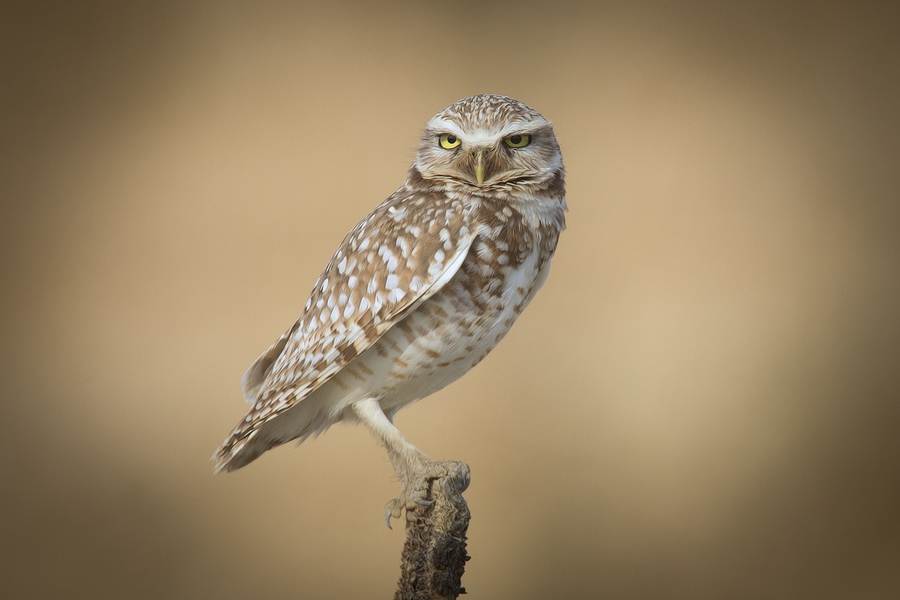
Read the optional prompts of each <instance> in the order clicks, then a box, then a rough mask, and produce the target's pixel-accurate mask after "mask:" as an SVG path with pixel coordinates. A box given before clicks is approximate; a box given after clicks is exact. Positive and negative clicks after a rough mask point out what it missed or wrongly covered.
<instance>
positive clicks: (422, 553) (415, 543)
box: [394, 462, 470, 600]
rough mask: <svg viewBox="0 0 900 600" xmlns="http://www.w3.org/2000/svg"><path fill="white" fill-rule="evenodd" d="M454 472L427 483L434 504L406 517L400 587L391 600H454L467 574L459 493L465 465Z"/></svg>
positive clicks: (465, 483)
mask: <svg viewBox="0 0 900 600" xmlns="http://www.w3.org/2000/svg"><path fill="white" fill-rule="evenodd" d="M455 466H456V472H455V473H454V474H452V475H449V476H447V477H441V478H440V479H435V480H434V481H432V483H431V490H430V495H429V499H431V500H434V504H431V505H429V506H418V505H417V506H415V507H414V508H411V509H408V510H407V511H406V544H405V545H404V546H403V555H402V561H403V562H402V564H401V566H400V581H399V583H398V584H397V593H396V594H394V599H395V600H439V599H440V600H444V599H447V600H455V598H456V597H457V596H459V595H460V594H465V593H466V590H465V588H463V587H462V585H461V579H462V576H463V572H464V571H465V569H466V561H467V560H469V556H468V554H466V530H467V529H468V528H469V517H470V515H469V507H468V505H467V504H466V501H465V499H464V498H463V497H462V493H463V492H464V491H466V488H467V487H469V465H467V464H465V463H462V462H456V463H455Z"/></svg>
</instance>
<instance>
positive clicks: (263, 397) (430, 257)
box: [214, 188, 475, 470]
mask: <svg viewBox="0 0 900 600" xmlns="http://www.w3.org/2000/svg"><path fill="white" fill-rule="evenodd" d="M470 220H471V212H470V211H469V210H468V209H466V207H464V206H463V205H462V203H461V202H459V201H458V200H453V199H450V198H446V197H444V196H440V195H436V194H430V193H425V192H410V191H409V190H405V189H403V188H401V190H399V191H398V192H397V193H395V194H394V195H393V196H391V197H390V198H388V199H387V200H386V201H385V202H383V203H382V204H381V205H380V206H379V207H378V208H376V209H375V210H374V211H373V212H372V213H371V214H370V215H369V216H368V217H366V218H365V219H364V220H363V221H361V222H360V223H359V224H358V225H357V226H356V227H355V228H353V230H352V231H351V232H350V233H349V234H347V237H345V238H344V241H343V242H342V243H341V245H340V247H339V248H338V249H337V251H336V252H335V253H334V256H332V258H331V260H330V261H329V263H328V265H327V266H326V267H325V270H324V271H323V272H322V274H321V275H320V276H319V279H318V280H317V281H316V285H315V287H314V288H313V291H312V293H311V294H310V297H309V300H308V301H307V303H306V307H305V309H304V312H303V314H302V315H301V316H300V318H299V319H298V320H297V321H296V322H295V323H294V325H293V327H291V328H290V329H289V330H288V331H287V332H286V333H285V334H284V335H282V336H281V338H279V340H278V341H277V342H275V344H273V345H272V346H271V347H270V348H269V349H268V350H267V351H266V352H264V353H263V354H262V355H260V357H259V358H257V359H256V361H255V362H254V363H253V365H251V366H250V368H249V369H248V370H247V372H246V373H245V374H244V377H243V381H242V384H243V392H244V397H245V398H246V400H247V401H248V402H252V403H253V407H252V408H251V410H250V412H249V414H248V415H247V417H246V418H245V419H244V420H243V421H241V423H240V424H239V425H238V426H237V428H235V430H234V432H233V433H232V434H231V436H230V437H229V439H228V440H226V441H225V443H224V444H223V445H222V446H221V448H219V450H218V451H217V452H216V455H215V456H214V458H215V459H216V460H217V461H218V466H217V470H221V469H223V468H224V469H227V470H232V468H238V467H240V466H242V464H246V462H249V460H248V461H246V462H244V461H241V464H231V463H232V457H234V456H235V455H236V454H238V453H239V452H240V451H241V448H242V446H244V445H245V444H246V443H247V442H248V441H249V440H250V438H251V437H252V436H253V434H254V432H255V431H257V430H258V429H259V427H261V426H262V425H263V424H264V423H266V422H268V421H270V420H271V419H273V418H275V417H276V416H278V415H279V414H282V413H283V412H285V411H287V410H289V409H290V408H292V407H293V406H295V405H296V404H297V403H298V402H300V401H301V400H303V398H305V397H306V396H308V395H309V394H310V393H312V392H314V391H315V390H316V389H318V388H319V387H321V386H322V385H323V384H324V383H325V382H327V381H328V380H329V379H331V378H332V377H334V375H335V374H336V373H338V371H340V370H341V369H342V368H343V367H344V365H346V364H347V363H348V362H350V361H351V360H353V359H354V358H355V357H356V356H358V355H359V354H362V353H363V352H364V351H365V350H366V349H368V348H369V347H370V346H372V344H374V343H375V342H376V341H377V340H378V339H379V338H380V337H381V336H382V335H384V333H385V332H386V331H387V330H388V329H390V328H391V327H392V326H393V325H394V324H395V323H397V322H399V321H400V320H402V319H403V318H404V317H405V316H406V315H407V314H408V313H409V311H412V310H414V309H415V307H416V306H418V305H419V304H420V303H422V302H424V301H425V300H427V299H428V298H430V297H431V296H432V295H434V294H435V293H436V292H437V291H438V290H440V289H441V288H442V287H443V286H444V285H446V283H447V282H448V281H450V279H452V278H453V276H454V275H455V274H456V272H457V270H458V269H459V267H460V265H461V264H462V263H463V261H464V260H465V257H466V255H467V254H468V252H469V248H470V247H471V246H472V242H473V240H474V238H475V227H474V226H472V223H471V222H470ZM254 458H255V456H254ZM251 460H252V459H251Z"/></svg>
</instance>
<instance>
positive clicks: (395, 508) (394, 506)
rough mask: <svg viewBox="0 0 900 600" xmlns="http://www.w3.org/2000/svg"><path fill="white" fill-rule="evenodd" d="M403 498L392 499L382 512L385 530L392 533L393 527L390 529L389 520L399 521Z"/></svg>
mask: <svg viewBox="0 0 900 600" xmlns="http://www.w3.org/2000/svg"><path fill="white" fill-rule="evenodd" d="M404 504H405V503H404V502H403V497H402V496H401V497H400V498H394V499H393V500H391V501H390V502H388V503H387V505H386V506H385V510H384V524H385V525H387V528H388V529H390V530H392V531H393V529H394V528H393V527H391V519H399V518H400V515H402V514H403V505H404Z"/></svg>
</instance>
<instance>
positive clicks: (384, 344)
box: [214, 95, 566, 520]
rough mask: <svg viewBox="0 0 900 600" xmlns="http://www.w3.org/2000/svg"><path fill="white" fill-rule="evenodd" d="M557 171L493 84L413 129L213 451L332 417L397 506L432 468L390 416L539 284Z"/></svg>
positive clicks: (245, 448)
mask: <svg viewBox="0 0 900 600" xmlns="http://www.w3.org/2000/svg"><path fill="white" fill-rule="evenodd" d="M565 210H566V200H565V176H564V170H563V164H562V156H561V154H560V151H559V145H558V144H557V142H556V138H555V137H554V135H553V128H552V126H551V124H550V122H549V121H548V120H546V119H545V118H544V117H542V116H541V115H540V114H538V113H537V112H536V111H534V110H533V109H531V108H529V107H528V106H526V105H524V104H522V103H521V102H518V101H517V100H513V99H512V98H507V97H505V96H496V95H480V96H471V97H469V98H464V99H462V100H460V101H458V102H456V103H454V104H452V105H450V106H449V107H447V108H446V109H444V110H443V111H441V112H439V113H438V114H437V115H435V116H434V117H433V118H432V119H431V120H430V121H429V122H428V124H427V125H426V126H425V132H424V134H423V135H422V141H421V144H420V146H419V150H418V153H417V155H416V159H415V162H414V163H413V165H412V166H411V167H410V169H409V173H408V174H407V177H406V181H405V182H404V183H403V185H401V186H400V189H398V190H397V191H396V192H394V193H393V195H391V197H390V198H388V199H387V200H385V201H384V202H382V203H381V205H379V206H378V207H377V208H376V209H375V210H374V211H372V213H371V214H369V216H367V217H366V218H365V219H363V220H362V221H361V222H360V223H359V225H357V226H356V227H354V228H353V230H352V231H351V232H350V233H349V234H348V235H347V237H346V238H344V241H343V242H342V243H341V245H340V247H339V248H338V249H337V251H336V252H335V253H334V256H333V257H332V258H331V261H330V262H329V263H328V265H327V266H326V267H325V270H324V271H323V272H322V274H321V275H320V276H319V279H318V280H317V281H316V285H315V287H314V288H313V290H312V293H311V294H310V297H309V300H307V302H306V306H305V308H304V310H303V314H301V315H300V318H299V319H297V322H296V323H294V325H293V327H291V328H290V329H289V330H288V331H287V332H286V333H285V334H284V335H282V336H281V338H279V340H278V341H277V342H275V344H273V345H272V347H271V348H269V349H268V350H267V351H266V352H264V353H263V354H262V355H261V356H260V357H259V358H258V359H257V360H256V362H254V363H253V364H252V365H251V366H250V368H249V369H248V370H247V372H246V373H245V374H244V378H243V391H244V397H245V398H246V399H247V402H249V403H251V404H252V408H251V409H250V412H249V413H248V414H247V417H246V418H245V419H244V420H243V421H241V422H240V424H239V425H238V426H237V427H236V428H235V430H234V432H233V433H232V434H231V436H230V437H229V438H228V439H227V440H226V441H225V443H223V444H222V446H221V448H219V450H218V451H217V452H216V454H215V456H214V459H215V460H216V470H217V471H233V470H235V469H239V468H241V467H243V466H244V465H246V464H247V463H249V462H250V461H252V460H254V459H255V458H257V457H258V456H259V455H261V454H262V453H263V452H265V451H266V450H269V449H270V448H274V447H275V446H278V445H279V444H283V443H285V442H287V441H290V440H294V439H299V440H300V441H303V440H305V439H306V438H308V437H309V436H311V435H317V434H319V433H321V432H323V431H325V430H326V429H327V428H328V427H329V426H330V425H332V424H333V423H337V422H338V421H352V422H358V421H361V422H363V423H365V424H366V425H367V426H368V427H369V428H370V429H371V430H372V433H373V434H374V435H375V436H376V437H377V438H378V439H379V440H380V441H381V443H382V444H383V445H384V446H385V447H386V448H387V450H388V454H389V456H390V458H391V462H392V464H393V465H394V468H395V469H396V471H397V474H398V476H399V479H400V482H401V485H402V488H403V491H402V495H401V496H400V497H399V498H397V499H396V500H393V501H391V502H390V503H389V504H388V509H387V515H386V518H387V519H388V520H389V519H390V517H391V516H394V517H398V516H399V515H400V513H401V510H402V509H403V508H406V507H407V506H412V505H410V504H409V503H410V502H419V503H423V502H427V500H426V498H425V497H424V494H425V493H426V490H427V487H428V486H427V483H428V481H429V480H431V479H434V478H435V477H439V476H442V475H444V474H446V471H447V467H446V464H445V463H440V462H435V461H431V460H429V459H428V458H427V457H426V456H425V455H424V454H423V453H421V452H420V451H419V450H418V449H416V447H415V446H413V445H412V444H411V443H410V442H409V441H407V440H406V438H404V437H403V435H402V434H401V433H400V432H399V431H398V430H397V428H396V427H394V424H393V417H394V414H395V413H396V412H397V411H398V410H400V409H401V408H403V407H404V406H406V405H408V404H410V403H412V402H415V401H416V400H419V399H420V398H424V397H425V396H427V395H429V394H431V393H433V392H435V391H437V390H439V389H441V388H443V387H444V386H446V385H447V384H449V383H451V382H453V381H455V380H456V379H458V378H459V377H461V376H462V375H463V374H464V373H465V372H466V371H468V370H469V369H471V368H472V367H473V366H475V365H476V364H477V363H478V362H479V361H481V359H483V358H484V357H485V355H487V353H488V352H490V351H491V350H492V349H493V348H494V346H496V345H497V342H499V341H500V339H501V338H503V336H504V335H506V332H507V331H509V328H510V327H511V326H512V324H513V322H514V321H515V320H516V318H517V317H518V316H519V314H520V313H521V312H522V310H523V309H524V308H525V306H526V305H528V303H529V302H530V301H531V299H532V297H533V296H534V294H535V293H536V292H537V291H538V289H539V288H540V287H541V286H542V285H543V283H544V281H545V280H546V278H547V273H548V272H549V270H550V259H551V258H552V256H553V253H554V251H555V249H556V243H557V240H558V239H559V234H560V232H561V231H562V230H563V229H564V228H565V216H564V212H565Z"/></svg>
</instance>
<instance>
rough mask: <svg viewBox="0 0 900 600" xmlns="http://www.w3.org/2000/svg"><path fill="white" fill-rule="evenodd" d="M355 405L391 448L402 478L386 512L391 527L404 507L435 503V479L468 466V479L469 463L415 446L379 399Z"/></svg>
mask: <svg viewBox="0 0 900 600" xmlns="http://www.w3.org/2000/svg"><path fill="white" fill-rule="evenodd" d="M352 408H353V412H354V413H356V416H357V417H359V420H360V421H362V422H363V423H365V424H366V425H367V426H368V427H369V429H370V430H371V431H372V433H373V434H374V435H375V437H376V438H378V441H380V442H381V444H382V445H383V446H384V447H385V448H386V449H387V452H388V457H389V458H390V459H391V464H392V465H393V466H394V471H396V473H397V477H399V478H400V486H401V490H402V491H401V494H400V497H398V498H394V499H393V500H391V501H390V502H388V504H387V507H386V510H385V514H384V521H385V523H386V524H387V526H388V527H389V528H390V526H391V518H392V517H393V518H395V519H398V518H400V515H401V514H402V511H403V509H407V510H410V509H413V508H415V506H416V505H420V506H428V505H430V504H431V503H433V502H434V501H433V500H431V499H430V498H429V497H428V496H429V491H430V488H431V482H432V481H434V480H435V479H440V478H441V477H447V476H450V475H457V474H459V473H460V471H461V470H462V469H464V470H465V473H464V474H463V477H464V478H465V479H466V480H468V466H467V465H465V464H464V463H460V462H456V461H433V460H431V459H429V458H428V457H427V456H426V455H425V454H424V453H423V452H422V451H421V450H419V449H418V448H416V447H415V446H413V445H412V443H410V441H409V440H407V439H406V438H405V437H403V434H402V433H400V430H399V429H397V428H396V427H395V426H394V424H393V423H392V422H391V420H390V419H388V417H387V415H385V414H384V411H383V410H381V405H379V404H378V400H376V399H374V398H367V399H365V400H361V401H359V402H354V403H353V404H352Z"/></svg>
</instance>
